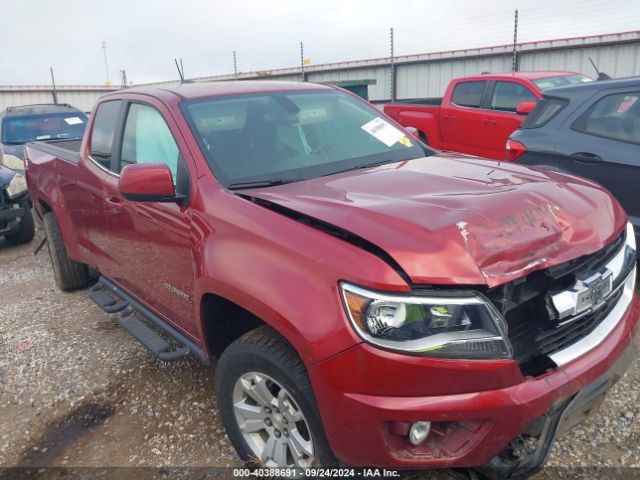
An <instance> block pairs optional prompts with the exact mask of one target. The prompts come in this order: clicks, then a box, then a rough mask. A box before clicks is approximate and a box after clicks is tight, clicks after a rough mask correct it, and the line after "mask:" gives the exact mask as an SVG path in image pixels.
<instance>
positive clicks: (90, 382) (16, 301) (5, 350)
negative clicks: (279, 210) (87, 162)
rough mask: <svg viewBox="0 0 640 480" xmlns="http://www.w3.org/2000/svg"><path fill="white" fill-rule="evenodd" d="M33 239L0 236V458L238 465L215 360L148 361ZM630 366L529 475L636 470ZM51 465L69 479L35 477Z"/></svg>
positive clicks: (41, 463)
mask: <svg viewBox="0 0 640 480" xmlns="http://www.w3.org/2000/svg"><path fill="white" fill-rule="evenodd" d="M40 238H42V234H41V232H38V237H37V239H36V241H34V242H33V243H31V244H30V245H27V246H21V247H12V246H9V245H8V244H6V243H5V242H4V241H3V240H0V265H1V267H0V288H1V289H2V297H1V300H0V467H12V466H16V465H19V466H26V467H45V466H54V467H64V468H72V467H73V468H76V469H77V468H84V467H87V468H89V467H91V468H93V469H92V470H90V471H91V472H92V475H93V476H96V477H99V473H100V472H102V470H100V469H96V468H95V467H100V468H106V467H149V469H148V470H144V469H139V468H137V469H135V470H126V469H123V470H119V471H118V472H119V473H118V478H136V479H138V478H147V477H148V478H181V476H183V474H184V473H185V471H184V470H181V469H180V468H179V467H198V468H202V469H205V470H202V471H201V472H199V473H198V477H197V478H214V476H215V475H214V476H212V475H211V474H207V473H206V469H207V468H214V467H225V466H226V467H233V466H241V463H240V461H239V459H238V457H237V456H236V454H235V452H234V450H233V448H232V447H231V445H230V443H229V441H228V439H227V437H226V435H225V433H224V430H223V427H222V424H221V422H220V420H219V418H218V415H217V411H216V407H215V394H214V391H213V376H214V370H213V369H212V368H211V367H206V366H202V365H201V364H199V363H197V362H196V361H195V360H192V359H184V360H181V361H178V362H173V363H163V362H160V361H158V360H156V359H155V358H154V357H153V356H152V355H151V354H149V353H148V352H147V351H146V350H145V349H144V348H143V347H142V346H140V345H139V344H138V343H136V342H135V341H134V340H133V339H132V338H131V337H130V336H129V334H128V333H126V332H125V331H124V330H123V329H121V328H120V327H119V325H118V323H117V320H116V319H115V317H114V316H109V315H107V314H105V313H103V312H102V310H100V309H99V308H98V307H97V306H95V305H94V304H93V302H91V301H90V300H89V298H88V296H87V292H86V291H85V290H83V291H79V292H74V293H62V292H60V291H59V290H58V289H57V288H56V286H55V284H54V280H53V275H52V272H51V267H50V263H49V257H48V255H47V253H46V249H43V250H42V251H41V252H40V253H39V254H38V255H37V256H34V255H33V254H32V252H33V250H34V248H35V246H36V245H37V242H38V239H40ZM639 376H640V369H639V365H638V363H637V362H636V363H634V365H633V366H632V367H631V369H630V370H629V371H628V372H627V374H626V375H625V377H623V379H622V380H621V381H620V382H619V383H618V384H617V385H616V386H615V387H614V388H613V390H612V391H611V392H610V394H609V396H608V397H607V400H606V401H605V403H604V404H603V406H602V407H601V410H600V412H599V413H597V414H596V415H594V416H593V417H592V418H591V419H589V420H588V421H587V422H586V423H584V424H582V425H581V426H579V427H577V428H576V429H574V430H573V431H571V432H569V433H567V434H566V435H565V436H564V437H563V438H562V439H560V440H559V441H558V442H557V443H556V445H555V447H554V449H553V452H552V455H551V458H550V461H549V466H550V468H547V469H545V470H544V471H543V472H542V473H540V474H538V475H537V478H552V477H553V478H556V477H562V478H574V477H576V476H578V475H580V476H582V477H584V478H593V477H594V476H601V477H602V476H604V475H605V474H606V475H607V476H608V475H609V474H611V475H612V476H611V478H627V475H631V474H633V476H631V477H628V478H637V475H635V474H634V473H635V472H636V471H635V470H632V469H625V468H622V467H635V468H637V467H640V446H639V444H640V426H639V423H638V420H640V398H639V397H640V382H639V378H638V377H639ZM151 467H153V468H151ZM161 467H163V469H161V470H157V469H158V468H161ZM594 467H598V468H601V470H598V471H595V470H593V468H594ZM602 467H621V468H622V469H621V470H615V471H614V470H607V469H605V470H602ZM172 468H175V470H171V469H172ZM579 468H582V470H579ZM77 471H79V470H77ZM52 472H58V473H59V475H60V478H67V479H68V478H71V477H69V476H68V475H67V476H65V474H66V473H68V472H65V470H64V469H62V470H47V472H44V473H43V472H42V471H41V472H40V475H46V476H47V478H50V477H52V476H55V475H54V473H52ZM638 473H640V470H638ZM128 474H130V475H131V476H130V477H129V476H127V475H128ZM14 475H15V473H14ZM218 476H219V475H218ZM427 476H428V477H433V475H424V477H427ZM438 476H439V477H441V476H442V475H438ZM420 477H422V475H421V476H420ZM0 478H3V475H2V471H0ZM13 478H15V477H13ZM25 478H26V477H25ZM29 478H31V477H29ZM43 478H44V477H43ZM79 478H80V477H79ZM82 478H87V477H82ZM92 478H93V477H92Z"/></svg>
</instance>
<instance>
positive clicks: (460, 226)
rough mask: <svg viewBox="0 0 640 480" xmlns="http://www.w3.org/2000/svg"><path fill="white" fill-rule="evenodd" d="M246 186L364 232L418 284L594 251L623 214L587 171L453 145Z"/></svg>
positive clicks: (495, 274) (503, 277) (490, 281)
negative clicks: (463, 151) (455, 150)
mask: <svg viewBox="0 0 640 480" xmlns="http://www.w3.org/2000/svg"><path fill="white" fill-rule="evenodd" d="M244 193H246V194H247V195H251V196H254V197H257V198H261V199H264V200H268V201H270V202H273V203H276V204H279V205H282V206H284V207H287V208H289V209H291V210H295V211H298V212H300V213H303V214H305V215H307V216H310V217H314V218H316V219H318V220H322V221H323V222H326V223H330V224H332V225H335V226H337V227H340V228H342V229H343V230H347V231H349V232H351V233H353V234H355V235H358V236H360V237H362V238H364V239H366V240H368V241H369V242H371V243H373V244H375V245H377V246H378V247H380V248H382V249H384V250H385V251H386V252H387V253H388V254H389V255H391V256H392V257H393V258H394V259H395V260H396V261H397V262H398V264H399V265H400V266H401V267H402V269H403V270H404V271H405V272H406V273H407V275H408V276H409V277H410V278H411V281H413V282H414V283H416V284H461V285H462V284H467V285H482V284H486V285H488V286H489V287H493V286H496V285H500V284H502V283H505V282H508V281H511V280H514V279H516V278H518V277H521V276H524V275H526V274H527V273H529V272H531V271H532V270H534V269H542V268H547V267H550V266H553V265H557V264H559V263H563V262H566V261H568V260H572V259H574V258H577V257H579V256H582V255H587V254H590V253H593V252H596V251H597V250H599V249H601V248H603V247H604V246H605V245H606V244H607V243H609V242H610V241H611V240H612V239H613V238H614V237H615V235H616V234H618V233H619V232H620V231H621V229H622V228H623V227H624V224H625V221H626V215H625V213H624V212H623V211H622V209H621V207H620V206H619V204H618V203H617V202H616V201H615V200H614V199H613V198H612V197H611V195H610V194H608V193H607V192H606V191H604V190H603V189H601V188H599V187H598V186H597V185H596V184H594V183H592V182H590V181H588V180H584V179H579V178H577V177H572V176H569V175H563V174H559V173H552V172H544V171H541V170H536V169H532V168H528V167H524V166H520V165H515V164H510V163H504V162H496V161H492V160H483V159H476V158H472V157H466V156H459V155H458V156H454V155H449V154H439V155H437V156H432V157H426V158H421V159H417V160H412V161H406V162H398V163H393V164H388V165H383V166H380V167H374V168H369V169H364V170H356V171H352V172H345V173H343V174H336V175H331V176H328V177H321V178H317V179H313V180H308V181H303V182H296V183H291V184H286V185H281V186H277V187H270V188H262V189H251V190H247V191H245V192H244Z"/></svg>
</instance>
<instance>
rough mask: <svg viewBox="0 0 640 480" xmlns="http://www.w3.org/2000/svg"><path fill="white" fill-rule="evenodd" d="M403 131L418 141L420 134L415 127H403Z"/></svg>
mask: <svg viewBox="0 0 640 480" xmlns="http://www.w3.org/2000/svg"><path fill="white" fill-rule="evenodd" d="M404 131H405V132H407V133H408V134H409V135H411V136H412V137H413V138H414V139H415V140H418V141H420V132H418V129H417V128H416V127H404Z"/></svg>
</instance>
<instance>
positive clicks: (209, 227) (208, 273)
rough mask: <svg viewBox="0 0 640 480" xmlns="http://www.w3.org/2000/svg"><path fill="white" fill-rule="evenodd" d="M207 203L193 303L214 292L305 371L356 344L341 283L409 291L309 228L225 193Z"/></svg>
mask: <svg viewBox="0 0 640 480" xmlns="http://www.w3.org/2000/svg"><path fill="white" fill-rule="evenodd" d="M206 204H207V205H212V206H215V208H212V213H213V211H214V210H215V213H216V214H215V216H213V215H205V216H201V217H199V218H194V224H197V225H200V226H206V227H201V228H200V230H201V231H202V233H203V238H202V241H200V242H197V243H198V245H199V246H198V248H197V250H196V251H195V264H196V265H197V272H196V286H195V290H196V295H197V298H198V299H199V300H200V301H201V300H202V298H203V297H204V295H206V294H208V293H212V294H215V295H219V296H221V297H224V298H226V299H227V300H230V301H232V302H234V303H236V304H238V305H240V306H242V307H243V308H245V309H246V310H248V311H250V312H251V313H253V314H254V315H256V316H257V317H259V318H260V319H262V320H263V321H264V322H266V323H267V324H269V325H271V326H272V327H273V328H275V329H276V330H277V331H278V332H279V333H280V334H282V335H283V336H284V337H285V338H287V340H288V341H289V342H290V343H291V344H292V345H293V346H294V348H295V349H296V350H297V351H298V353H299V354H300V356H301V358H302V360H303V361H304V362H305V364H307V365H311V364H313V363H316V362H318V361H320V360H322V359H325V358H327V357H329V356H331V355H334V354H335V353H338V352H340V351H343V350H346V349H347V348H349V347H351V346H353V345H355V344H356V343H359V342H360V339H359V337H358V336H357V335H356V333H355V332H354V331H353V329H352V328H351V326H350V324H349V321H348V319H347V318H346V314H345V312H344V309H343V306H342V302H341V300H340V295H339V291H338V289H339V286H338V285H339V282H340V281H341V280H348V281H349V282H353V283H356V284H359V285H363V286H366V287H370V288H379V289H388V290H398V291H404V290H407V289H408V288H409V287H408V286H407V285H406V283H404V281H403V280H402V279H401V278H400V277H399V275H398V274H397V273H396V272H395V271H394V270H393V269H392V268H391V267H390V266H389V265H387V264H386V263H385V262H384V261H382V260H381V259H380V258H378V257H376V256H375V255H373V254H372V253H369V252H366V251H364V250H362V249H360V248H358V247H357V246H355V245H352V244H350V243H348V242H346V241H343V240H340V239H338V238H336V237H333V236H331V235H328V234H326V233H324V232H321V231H319V230H317V229H315V228H313V227H311V226H309V225H305V224H302V223H300V222H298V221H296V220H294V219H291V218H289V217H286V216H284V215H282V214H279V213H276V212H273V211H271V210H269V209H267V208H265V207H262V206H259V205H256V204H254V203H252V202H250V201H248V200H245V199H242V198H240V197H238V196H235V195H230V194H228V193H220V194H218V195H216V196H215V200H213V199H212V200H207V201H206ZM211 320H212V319H204V318H203V319H202V321H203V322H205V321H211ZM201 329H202V331H203V332H204V331H205V330H204V323H203V324H202V325H201Z"/></svg>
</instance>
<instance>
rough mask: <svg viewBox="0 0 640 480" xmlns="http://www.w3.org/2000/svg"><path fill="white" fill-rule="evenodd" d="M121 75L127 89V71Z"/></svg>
mask: <svg viewBox="0 0 640 480" xmlns="http://www.w3.org/2000/svg"><path fill="white" fill-rule="evenodd" d="M120 75H121V78H122V86H123V87H126V86H127V71H126V70H120Z"/></svg>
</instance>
